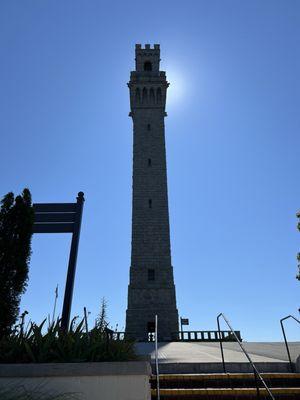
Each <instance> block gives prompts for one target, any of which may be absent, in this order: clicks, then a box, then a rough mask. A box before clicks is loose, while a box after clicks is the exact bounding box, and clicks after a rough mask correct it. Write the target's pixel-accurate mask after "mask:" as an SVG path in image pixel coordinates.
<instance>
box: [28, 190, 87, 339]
mask: <svg viewBox="0 0 300 400" xmlns="http://www.w3.org/2000/svg"><path fill="white" fill-rule="evenodd" d="M83 203H84V193H83V192H79V193H78V196H77V202H76V203H36V204H33V210H34V224H33V233H72V242H71V249H70V256H69V264H68V273H67V280H66V286H65V295H64V303H63V310H62V318H61V327H62V329H63V330H64V331H67V330H68V328H69V323H70V314H71V307H72V297H73V289H74V280H75V272H76V261H77V254H78V246H79V238H80V228H81V220H82V211H83Z"/></svg>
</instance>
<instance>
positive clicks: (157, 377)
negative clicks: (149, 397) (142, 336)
mask: <svg viewBox="0 0 300 400" xmlns="http://www.w3.org/2000/svg"><path fill="white" fill-rule="evenodd" d="M157 321H158V318H157V315H155V366H156V398H157V400H160V389H159V370H158V346H157V342H158V337H157V336H158V334H157V332H158V329H157Z"/></svg>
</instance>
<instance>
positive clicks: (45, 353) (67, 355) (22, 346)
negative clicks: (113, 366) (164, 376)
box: [0, 320, 137, 363]
mask: <svg viewBox="0 0 300 400" xmlns="http://www.w3.org/2000/svg"><path fill="white" fill-rule="evenodd" d="M45 322H46V320H44V321H43V322H42V323H41V324H40V325H36V324H34V323H31V324H30V327H29V329H28V330H27V332H25V333H24V334H23V333H21V332H20V333H16V332H15V333H12V334H11V335H9V336H6V337H4V338H2V339H1V340H0V363H51V362H58V363H60V362H88V361H130V360H136V359H137V356H136V354H135V352H134V342H133V341H128V340H114V339H113V338H111V337H110V336H108V335H107V333H106V332H105V330H102V329H97V327H95V328H94V329H92V330H91V331H90V332H89V335H87V333H86V332H84V330H83V323H84V321H83V320H82V321H81V322H80V323H79V324H78V325H77V326H75V327H74V325H75V324H74V320H73V321H72V323H71V328H70V330H69V332H67V333H65V332H63V331H62V330H61V327H60V321H59V320H57V322H55V323H53V324H51V326H50V327H49V328H48V331H47V332H45V333H43V328H44V325H45Z"/></svg>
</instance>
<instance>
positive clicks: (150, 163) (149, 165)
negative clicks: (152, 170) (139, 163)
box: [148, 158, 152, 167]
mask: <svg viewBox="0 0 300 400" xmlns="http://www.w3.org/2000/svg"><path fill="white" fill-rule="evenodd" d="M151 165H152V160H151V158H148V167H151Z"/></svg>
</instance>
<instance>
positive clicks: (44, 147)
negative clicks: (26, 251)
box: [0, 0, 300, 341]
mask: <svg viewBox="0 0 300 400" xmlns="http://www.w3.org/2000/svg"><path fill="white" fill-rule="evenodd" d="M299 38H300V3H299V1H297V0H285V1H284V0H282V1H279V0H277V1H276V0H264V1H261V0H251V1H250V0H249V1H240V0H224V1H223V0H222V1H221V0H219V1H214V0H209V1H199V0H197V1H196V0H195V1H185V2H174V1H151V2H142V1H111V2H106V1H105V2H104V1H96V0H89V1H83V0H82V1H79V0H59V1H58V0H51V1H50V0H43V1H38V0H35V1H33V0H27V1H14V0H2V1H1V4H0V50H1V64H0V77H1V79H0V80H1V90H0V114H1V118H0V132H1V147H0V151H1V171H2V173H1V183H0V189H1V195H3V194H5V193H6V192H8V191H11V190H12V191H14V192H15V193H19V192H20V191H21V190H22V188H23V187H29V188H30V190H31V191H32V195H33V200H34V201H35V202H69V201H74V200H75V197H76V194H77V192H78V191H79V190H82V191H84V192H85V196H86V203H85V208H84V216H83V226H82V234H81V242H80V249H79V257H78V264H77V275H76V285H75V291H74V303H73V310H72V311H73V314H77V315H78V314H80V315H81V314H82V310H83V307H84V306H86V307H87V308H88V309H89V310H90V312H91V315H90V322H92V320H93V319H94V317H95V315H96V313H97V311H98V308H99V303H100V300H101V298H102V297H103V296H104V297H105V298H106V300H107V301H108V306H109V307H108V312H109V317H110V321H111V323H112V325H113V326H115V324H116V323H119V329H122V328H123V327H124V319H125V318H124V316H125V310H126V298H127V285H128V279H129V265H130V241H131V237H130V235H131V173H132V171H131V168H132V122H131V120H130V118H129V117H128V112H129V96H128V88H127V86H126V83H127V82H128V80H129V73H130V70H132V69H134V45H135V43H142V44H144V43H151V44H153V43H160V45H161V58H162V62H161V69H162V70H166V71H167V76H168V79H169V81H170V82H171V86H170V89H169V103H168V105H167V111H168V117H167V119H166V140H167V162H168V181H169V202H170V222H171V241H172V256H173V257H172V261H173V265H174V273H175V282H176V289H177V302H178V309H179V313H180V315H181V316H184V317H189V318H190V321H191V326H190V328H191V329H199V330H200V329H214V328H215V327H216V323H215V317H216V315H217V314H218V313H219V312H221V311H222V312H224V313H225V314H226V315H227V316H228V318H229V319H230V320H231V322H232V324H233V326H234V327H235V328H236V329H240V330H241V331H242V335H243V337H244V338H245V339H246V340H249V341H250V340H280V339H281V333H280V327H279V322H278V320H279V318H280V317H282V316H285V315H287V314H290V313H292V314H294V315H296V316H297V315H298V312H297V309H298V307H299V305H300V304H299V299H300V296H299V289H300V283H299V282H298V281H296V279H295V275H296V272H297V267H296V265H297V261H296V253H297V252H298V251H299V248H300V234H299V232H298V231H297V229H296V223H297V220H296V216H295V214H296V212H297V211H298V209H299V208H300V185H299V181H300V180H299V178H300V176H299V175H300V170H299V149H300V135H299V128H300V113H299V109H300V84H299V71H300V55H299ZM69 244H70V236H69V235H67V234H63V235H36V236H35V237H34V239H33V255H32V261H31V266H30V280H29V285H28V290H27V293H26V294H25V295H24V297H23V300H22V310H23V309H24V308H26V309H27V310H28V311H29V312H30V316H31V318H32V319H33V320H35V321H40V320H42V319H43V317H45V316H47V314H48V313H51V312H52V308H53V299H54V289H55V286H56V284H57V283H58V284H59V289H60V297H59V309H60V308H61V303H62V296H63V289H64V282H65V276H66V265H67V260H68V251H69ZM288 336H289V338H291V339H294V340H296V339H299V337H300V335H299V328H298V327H297V326H295V325H294V324H293V323H292V322H290V323H288Z"/></svg>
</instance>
